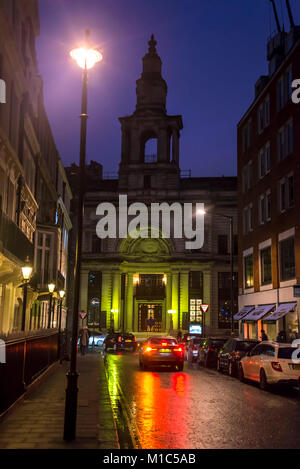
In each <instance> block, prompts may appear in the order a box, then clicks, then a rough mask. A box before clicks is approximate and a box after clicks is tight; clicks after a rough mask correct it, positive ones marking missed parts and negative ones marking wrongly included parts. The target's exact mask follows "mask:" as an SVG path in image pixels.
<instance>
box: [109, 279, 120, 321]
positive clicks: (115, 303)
mask: <svg viewBox="0 0 300 469" xmlns="http://www.w3.org/2000/svg"><path fill="white" fill-rule="evenodd" d="M120 300H121V273H120V272H119V271H115V272H113V287H112V307H111V309H113V310H114V312H113V317H114V326H115V329H116V330H120V314H121V301H120Z"/></svg>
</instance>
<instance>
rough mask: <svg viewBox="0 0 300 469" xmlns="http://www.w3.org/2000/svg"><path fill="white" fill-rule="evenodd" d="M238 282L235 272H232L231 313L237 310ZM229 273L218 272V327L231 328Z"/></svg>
mask: <svg viewBox="0 0 300 469" xmlns="http://www.w3.org/2000/svg"><path fill="white" fill-rule="evenodd" d="M237 297H238V284H237V273H234V283H233V299H234V301H233V314H235V313H236V312H237ZM230 303H231V274H230V272H218V304H219V309H218V327H219V328H220V329H230V328H231V308H230Z"/></svg>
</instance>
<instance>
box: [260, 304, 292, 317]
mask: <svg viewBox="0 0 300 469" xmlns="http://www.w3.org/2000/svg"><path fill="white" fill-rule="evenodd" d="M296 305H297V303H296V302H294V303H282V304H281V305H279V306H278V308H277V309H276V310H275V311H274V313H272V314H270V316H268V317H266V318H265V319H264V321H278V319H281V318H283V316H285V315H286V314H287V313H289V312H290V311H292V310H293V309H294V308H295V306H296Z"/></svg>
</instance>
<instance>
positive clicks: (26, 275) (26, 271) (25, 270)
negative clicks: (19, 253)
mask: <svg viewBox="0 0 300 469" xmlns="http://www.w3.org/2000/svg"><path fill="white" fill-rule="evenodd" d="M31 274H32V267H31V265H30V260H29V257H28V256H27V257H26V260H25V265H24V266H23V267H22V275H23V280H25V283H24V284H23V308H22V325H21V330H22V331H25V323H26V306H27V287H28V283H29V280H30V277H31Z"/></svg>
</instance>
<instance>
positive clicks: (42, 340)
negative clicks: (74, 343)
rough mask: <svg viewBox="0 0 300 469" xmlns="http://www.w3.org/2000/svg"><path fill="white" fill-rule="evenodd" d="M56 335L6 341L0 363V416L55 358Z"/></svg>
mask: <svg viewBox="0 0 300 469" xmlns="http://www.w3.org/2000/svg"><path fill="white" fill-rule="evenodd" d="M58 338H59V337H58V331H55V332H45V331H43V332H42V331H41V333H40V335H38V334H37V333H36V331H35V334H34V335H32V336H27V337H20V338H15V339H9V340H5V363H0V414H2V413H3V412H4V411H5V410H7V409H8V408H9V407H10V406H11V405H12V404H13V403H14V402H15V401H16V400H17V399H18V398H19V397H20V396H21V395H22V394H23V393H24V392H25V390H26V388H27V386H28V385H29V384H30V383H32V382H33V381H34V380H35V379H36V378H37V377H38V376H39V375H40V374H41V373H42V372H43V371H44V370H46V369H47V368H48V367H49V365H51V364H52V363H54V362H55V361H56V360H57V358H58Z"/></svg>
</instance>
